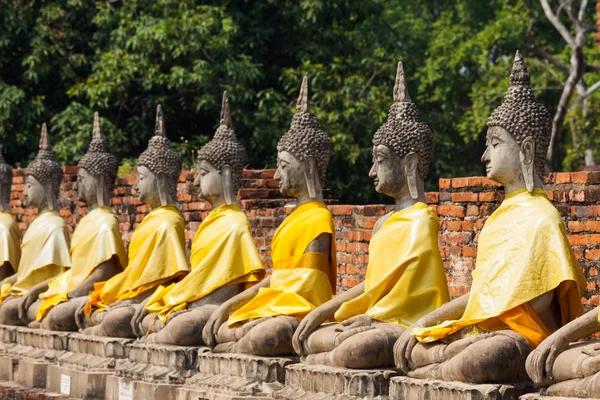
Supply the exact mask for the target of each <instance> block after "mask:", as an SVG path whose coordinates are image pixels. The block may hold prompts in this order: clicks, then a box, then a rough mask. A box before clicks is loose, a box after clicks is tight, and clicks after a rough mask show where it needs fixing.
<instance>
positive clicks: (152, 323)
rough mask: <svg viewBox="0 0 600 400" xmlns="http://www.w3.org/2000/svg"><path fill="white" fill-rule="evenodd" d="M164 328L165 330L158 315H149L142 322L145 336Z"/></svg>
mask: <svg viewBox="0 0 600 400" xmlns="http://www.w3.org/2000/svg"><path fill="white" fill-rule="evenodd" d="M162 328H164V324H163V323H162V321H161V320H160V319H159V318H158V315H156V314H148V315H146V316H145V317H144V319H143V320H142V330H143V331H144V334H147V333H154V332H158V331H159V330H161V329H162Z"/></svg>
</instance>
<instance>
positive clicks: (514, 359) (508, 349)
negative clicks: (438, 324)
mask: <svg viewBox="0 0 600 400" xmlns="http://www.w3.org/2000/svg"><path fill="white" fill-rule="evenodd" d="M531 350H532V347H531V345H530V344H529V343H528V342H527V340H526V339H525V338H524V337H523V336H521V335H519V334H516V333H515V332H510V334H503V333H497V334H495V335H493V336H490V337H489V338H488V339H486V340H480V341H477V342H475V343H473V344H472V345H471V346H469V347H467V348H466V349H465V350H463V351H462V352H461V353H459V354H457V355H456V356H454V357H453V358H452V359H450V360H448V361H447V362H445V363H443V364H442V366H441V375H442V378H443V379H444V380H457V381H461V382H470V383H486V382H490V383H491V382H522V381H527V380H529V377H528V376H527V372H526V371H525V361H526V360H527V356H528V355H529V353H530V352H531Z"/></svg>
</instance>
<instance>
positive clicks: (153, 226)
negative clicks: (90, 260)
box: [76, 106, 189, 338]
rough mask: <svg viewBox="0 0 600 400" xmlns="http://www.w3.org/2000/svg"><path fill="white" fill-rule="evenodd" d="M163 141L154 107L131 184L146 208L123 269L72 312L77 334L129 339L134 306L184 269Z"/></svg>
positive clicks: (171, 159) (169, 157)
mask: <svg viewBox="0 0 600 400" xmlns="http://www.w3.org/2000/svg"><path fill="white" fill-rule="evenodd" d="M169 143H170V142H169V140H168V139H167V137H166V135H165V125H164V120H163V115H162V111H161V108H160V106H158V109H157V113H156V128H155V134H154V137H152V139H150V143H149V144H148V148H147V149H146V150H145V151H144V152H143V153H142V154H141V155H140V157H139V159H138V162H137V180H136V183H135V185H134V190H135V191H136V192H137V194H138V196H139V198H140V201H141V202H143V203H145V204H147V205H149V206H150V207H151V208H152V210H151V211H150V212H149V213H148V215H146V216H145V217H144V219H143V220H142V222H141V223H140V224H139V225H138V226H137V227H136V229H135V231H134V233H133V237H132V238H131V242H130V244H129V263H128V266H127V268H125V270H124V271H123V272H120V273H118V274H116V275H115V276H113V277H112V278H110V279H109V280H107V281H104V282H98V283H95V284H94V290H93V291H92V293H90V295H89V298H88V301H87V302H86V303H83V304H81V305H80V307H79V308H78V310H77V311H76V322H77V324H78V326H79V327H80V329H82V330H83V333H86V334H89V335H96V336H111V337H124V338H133V337H135V335H134V333H133V330H132V327H131V325H132V324H131V320H132V318H133V315H134V313H135V312H136V309H137V308H138V307H139V306H140V304H141V303H142V302H143V301H144V300H146V298H147V297H148V296H150V295H151V294H152V293H153V291H154V290H155V289H156V288H157V287H158V286H159V285H168V284H170V283H171V282H174V281H176V280H177V279H180V278H181V277H183V276H185V275H186V274H187V273H188V271H189V266H188V264H187V260H186V256H185V238H184V227H185V223H184V221H183V216H182V215H181V212H180V211H179V209H178V208H177V207H176V206H175V199H176V196H177V182H178V181H179V174H180V173H181V166H182V162H181V156H180V155H179V154H177V153H176V152H175V151H174V150H173V149H171V147H170V144H169Z"/></svg>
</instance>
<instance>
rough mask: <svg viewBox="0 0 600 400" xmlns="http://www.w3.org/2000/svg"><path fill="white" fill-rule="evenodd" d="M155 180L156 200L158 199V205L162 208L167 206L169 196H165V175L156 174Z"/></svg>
mask: <svg viewBox="0 0 600 400" xmlns="http://www.w3.org/2000/svg"><path fill="white" fill-rule="evenodd" d="M156 178H157V179H156V183H157V185H158V198H159V199H160V205H161V206H163V207H164V206H166V205H167V204H169V196H168V195H167V178H166V176H165V174H158V176H157V177H156Z"/></svg>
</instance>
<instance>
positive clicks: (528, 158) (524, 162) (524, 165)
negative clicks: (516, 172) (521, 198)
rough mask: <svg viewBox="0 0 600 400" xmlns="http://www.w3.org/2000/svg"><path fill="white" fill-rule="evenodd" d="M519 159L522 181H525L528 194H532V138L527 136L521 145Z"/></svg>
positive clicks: (533, 152) (533, 159)
mask: <svg viewBox="0 0 600 400" xmlns="http://www.w3.org/2000/svg"><path fill="white" fill-rule="evenodd" d="M519 157H520V159H521V170H522V172H523V179H524V180H525V187H526V188H527V191H528V192H529V193H532V192H533V190H534V189H535V173H536V171H535V162H534V161H535V141H534V139H533V137H531V136H529V137H527V138H525V140H523V143H521V152H520V154H519Z"/></svg>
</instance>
